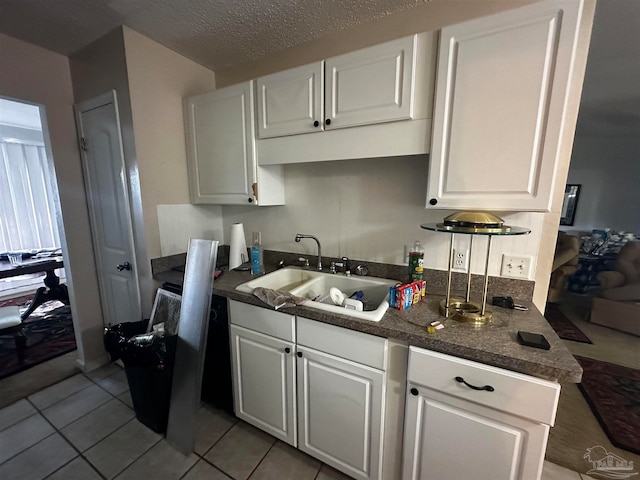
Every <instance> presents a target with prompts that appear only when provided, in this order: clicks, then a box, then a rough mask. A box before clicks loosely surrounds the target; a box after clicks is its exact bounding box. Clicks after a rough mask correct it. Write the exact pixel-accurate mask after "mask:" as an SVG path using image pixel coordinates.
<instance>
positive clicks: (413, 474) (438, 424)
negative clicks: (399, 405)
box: [402, 384, 549, 480]
mask: <svg viewBox="0 0 640 480" xmlns="http://www.w3.org/2000/svg"><path fill="white" fill-rule="evenodd" d="M548 430H549V427H548V426H547V425H542V424H538V423H534V422H530V421H528V420H525V419H522V418H520V417H516V416H509V415H506V414H504V413H502V412H498V411H494V410H491V409H489V408H486V407H484V406H482V405H479V404H475V403H472V402H467V401H464V400H460V399H453V398H451V397H449V396H447V395H444V394H440V393H439V392H435V391H433V390H430V389H428V388H426V387H421V386H418V385H412V384H409V388H408V392H407V408H406V411H405V437H404V460H403V474H402V478H403V479H406V480H418V479H420V480H459V479H461V478H473V479H475V480H494V479H497V478H500V479H503V480H516V479H520V480H535V479H539V478H540V475H541V472H542V462H543V459H544V452H545V447H546V439H547V434H548Z"/></svg>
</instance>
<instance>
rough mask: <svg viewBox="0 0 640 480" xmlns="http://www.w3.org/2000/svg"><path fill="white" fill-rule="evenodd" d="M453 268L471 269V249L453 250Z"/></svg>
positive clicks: (463, 270) (464, 270)
mask: <svg viewBox="0 0 640 480" xmlns="http://www.w3.org/2000/svg"><path fill="white" fill-rule="evenodd" d="M453 269H454V270H459V271H462V272H466V271H467V270H469V250H463V249H460V250H456V249H454V250H453Z"/></svg>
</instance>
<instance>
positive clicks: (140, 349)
mask: <svg viewBox="0 0 640 480" xmlns="http://www.w3.org/2000/svg"><path fill="white" fill-rule="evenodd" d="M148 324H149V321H148V320H143V321H140V322H129V323H121V324H118V325H115V326H113V327H110V328H106V329H105V335H104V344H105V348H106V349H107V352H108V353H109V355H110V356H111V361H112V362H114V361H116V360H118V359H122V362H123V363H124V369H125V372H126V374H127V381H128V382H129V389H130V391H131V400H132V401H133V409H134V410H135V412H136V417H137V418H138V420H140V421H141V422H142V423H143V424H144V425H146V426H147V427H149V428H150V429H151V430H153V431H154V432H157V433H165V432H166V431H167V421H168V418H169V402H170V399H171V381H172V378H173V364H174V358H175V352H176V343H177V339H178V336H177V335H169V334H158V333H146V330H147V325H148Z"/></svg>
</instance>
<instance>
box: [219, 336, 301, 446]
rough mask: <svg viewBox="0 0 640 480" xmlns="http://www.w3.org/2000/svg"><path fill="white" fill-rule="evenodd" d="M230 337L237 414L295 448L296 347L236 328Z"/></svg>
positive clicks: (276, 339) (273, 338)
mask: <svg viewBox="0 0 640 480" xmlns="http://www.w3.org/2000/svg"><path fill="white" fill-rule="evenodd" d="M230 334H231V352H232V365H233V378H234V380H235V382H234V402H235V411H236V415H237V416H238V417H239V418H242V419H243V420H246V421H247V422H249V423H251V424H253V425H255V426H256V427H258V428H260V429H262V430H264V431H265V432H268V433H270V434H271V435H273V436H274V437H276V438H278V439H280V440H282V441H283V442H286V443H288V444H290V445H295V442H296V422H295V356H294V355H293V353H292V352H293V349H294V346H293V344H292V343H289V342H286V341H284V340H281V339H278V338H275V337H270V336H268V335H264V334H261V333H258V332H254V331H252V330H248V329H246V328H242V327H238V326H236V325H231V328H230Z"/></svg>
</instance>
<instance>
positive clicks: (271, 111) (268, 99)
mask: <svg viewBox="0 0 640 480" xmlns="http://www.w3.org/2000/svg"><path fill="white" fill-rule="evenodd" d="M322 66H323V65H322V62H317V63H312V64H311V65H303V66H302V67H297V68H293V69H291V70H286V71H284V72H278V73H274V74H273V75H268V76H266V77H261V78H259V79H258V80H257V87H258V136H259V137H260V138H269V137H280V136H283V135H295V134H298V133H310V132H318V131H321V124H322V121H323V116H324V113H323V108H322V91H323V84H324V78H323V76H324V73H323V68H322Z"/></svg>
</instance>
